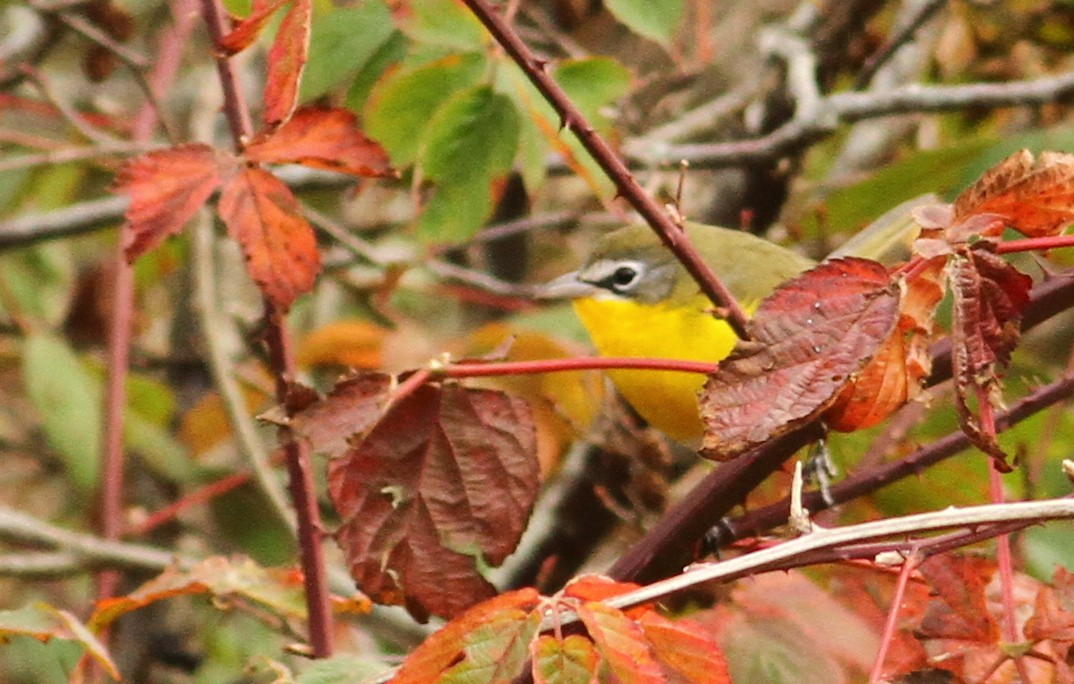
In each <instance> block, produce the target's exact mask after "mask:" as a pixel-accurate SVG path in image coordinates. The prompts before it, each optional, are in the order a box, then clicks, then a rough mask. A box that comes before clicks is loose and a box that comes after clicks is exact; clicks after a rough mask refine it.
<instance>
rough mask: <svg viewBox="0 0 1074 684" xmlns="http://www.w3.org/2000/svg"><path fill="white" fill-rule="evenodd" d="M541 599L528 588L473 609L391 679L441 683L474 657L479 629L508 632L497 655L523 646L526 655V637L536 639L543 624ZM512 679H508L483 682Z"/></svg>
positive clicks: (402, 683)
mask: <svg viewBox="0 0 1074 684" xmlns="http://www.w3.org/2000/svg"><path fill="white" fill-rule="evenodd" d="M540 598H541V597H540V595H538V593H537V592H536V590H534V589H531V588H526V589H519V590H517V591H512V592H508V593H505V594H501V595H499V596H497V597H495V598H492V599H490V600H488V601H485V602H484V603H479V604H477V605H476V606H473V607H472V608H470V609H469V610H467V611H466V612H464V613H463V614H461V615H459V616H458V617H456V618H455V619H454V620H452V621H451V622H449V623H448V624H446V625H444V627H442V628H441V629H440V630H439V631H438V632H436V633H435V634H433V635H432V636H431V637H429V638H428V639H426V640H425V641H424V642H423V643H422V645H421V646H419V647H418V648H416V649H415V650H414V651H413V652H412V653H411V654H410V655H409V656H407V659H406V660H405V661H404V662H403V666H402V667H401V668H399V672H398V673H396V675H395V678H394V679H392V680H391V681H392V684H425V683H426V682H434V681H438V680H439V678H440V676H441V675H442V674H443V673H444V672H445V671H447V670H448V668H450V667H452V665H454V664H456V663H460V660H462V662H465V658H467V657H469V658H473V656H474V653H473V651H472V649H473V647H474V646H475V645H476V644H475V641H477V640H476V639H475V636H474V635H475V633H477V632H478V631H479V630H483V631H482V632H481V633H482V634H483V635H488V634H489V633H490V632H492V633H495V631H497V630H503V631H505V632H507V633H508V638H507V639H502V640H500V641H498V642H495V644H494V645H496V646H498V647H499V648H497V649H493V651H494V653H495V654H496V655H500V656H502V655H503V654H504V653H506V652H507V651H508V650H511V649H517V648H518V646H519V645H521V646H522V647H523V648H522V653H525V650H524V647H525V645H526V644H528V642H529V639H528V638H525V637H526V635H527V634H529V636H530V638H532V635H533V634H534V633H536V630H537V625H538V624H539V623H540V614H539V613H538V612H536V611H535V608H536V607H537V605H538V603H539V602H540ZM490 628H491V629H490ZM467 651H469V652H467ZM460 664H461V663H460ZM520 669H521V668H520ZM510 679H511V677H509V676H508V677H503V678H500V679H497V680H491V679H487V678H485V679H481V680H479V681H510Z"/></svg>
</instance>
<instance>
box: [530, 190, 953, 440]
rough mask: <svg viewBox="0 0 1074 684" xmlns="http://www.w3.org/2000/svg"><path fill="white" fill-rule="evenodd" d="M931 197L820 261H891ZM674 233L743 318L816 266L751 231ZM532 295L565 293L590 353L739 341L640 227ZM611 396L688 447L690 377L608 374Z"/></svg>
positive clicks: (713, 349) (665, 355) (722, 349)
mask: <svg viewBox="0 0 1074 684" xmlns="http://www.w3.org/2000/svg"><path fill="white" fill-rule="evenodd" d="M934 201H936V198H935V196H934V195H923V196H921V197H917V198H914V199H912V200H909V201H907V202H904V203H903V204H900V205H899V206H897V207H895V208H894V209H892V210H890V211H888V212H887V213H885V214H884V215H882V216H881V217H880V218H878V219H877V220H876V221H874V222H873V224H871V225H870V226H869V227H868V228H866V229H865V230H864V231H862V232H861V233H859V234H858V235H856V236H854V237H853V238H851V240H849V241H848V242H847V243H846V244H845V245H844V246H843V248H841V249H840V250H838V251H837V252H836V253H833V254H832V255H830V256H829V258H835V257H839V256H846V255H848V254H853V255H857V256H866V257H868V256H870V255H872V256H873V257H874V258H877V259H880V260H882V261H887V262H891V261H894V260H897V258H898V257H897V256H895V255H900V251H901V250H903V249H904V248H905V246H906V245H907V244H908V242H909V241H910V239H912V237H914V236H916V233H917V226H916V223H914V222H913V221H912V220H909V217H910V214H911V210H912V209H913V208H915V207H917V206H921V205H924V204H927V203H930V202H934ZM683 229H684V230H685V231H686V236H687V238H688V239H689V241H690V242H691V243H692V244H693V246H694V247H695V248H696V249H697V251H698V252H699V253H700V255H701V258H702V259H703V260H704V261H705V262H706V264H707V265H708V266H709V268H711V269H712V270H713V272H714V273H715V274H716V275H717V276H719V278H720V279H721V280H722V281H723V282H724V284H725V285H726V286H727V288H728V289H729V290H730V291H731V293H732V294H733V295H734V296H735V299H736V300H737V301H738V303H739V304H740V305H741V306H742V308H743V310H744V311H745V312H746V313H747V314H752V313H753V312H754V311H755V310H756V308H757V306H758V305H759V304H760V302H761V301H762V300H763V299H764V298H765V297H767V296H768V295H769V294H771V293H772V291H773V290H775V289H776V288H777V287H778V286H779V285H781V284H783V283H785V282H786V281H788V280H791V279H792V278H794V277H795V276H797V275H799V274H801V273H802V272H803V271H806V270H808V269H810V268H812V267H813V266H814V265H816V262H814V261H813V260H811V259H809V258H807V257H805V256H803V255H801V254H798V253H797V252H795V251H793V250H791V249H788V248H786V247H783V246H780V245H777V244H775V243H773V242H770V241H768V240H765V239H764V238H761V237H758V236H756V235H753V234H751V233H747V232H745V231H740V230H732V229H729V228H723V227H720V226H714V225H708V224H703V223H695V222H685V223H684V225H683ZM537 295H538V297H539V298H542V299H569V300H571V303H572V304H573V307H574V311H575V314H576V315H577V317H578V318H579V319H580V321H581V323H582V325H583V326H584V327H585V329H586V332H587V333H588V334H589V337H590V340H591V341H592V343H593V346H594V347H595V348H596V351H597V353H598V354H599V355H600V356H605V357H628V358H661V359H677V360H686V361H700V362H709V363H713V364H715V363H717V362H719V361H721V360H722V359H724V358H726V357H727V356H728V355H729V354H730V353H731V352H732V350H733V349H734V348H735V345H736V344H737V343H738V341H739V338H738V336H737V335H736V334H735V332H734V330H733V329H732V328H731V326H730V325H729V324H728V323H727V322H726V321H725V320H722V319H721V318H719V317H718V316H716V315H714V312H715V311H716V306H715V305H714V304H713V302H712V301H710V300H709V299H708V297H706V296H705V295H704V294H703V293H702V292H701V290H700V288H699V287H698V285H697V283H696V282H695V281H694V279H693V278H692V277H691V276H690V274H689V273H687V271H686V269H685V268H683V266H682V265H681V264H680V263H679V261H678V260H677V259H676V258H675V257H674V255H673V254H672V253H671V252H670V251H669V250H668V249H667V248H665V247H664V245H663V244H662V243H661V242H660V240H659V238H658V237H657V235H656V234H655V233H654V232H653V230H652V229H651V228H650V227H649V226H648V225H646V224H640V223H639V224H629V225H626V226H624V227H620V228H617V229H614V230H612V231H610V232H607V233H604V234H603V235H601V236H600V238H599V239H598V240H597V242H596V245H595V247H594V249H593V251H592V253H591V254H590V255H589V257H588V259H587V260H586V261H585V263H584V264H583V265H582V267H581V268H579V269H578V270H576V271H572V272H570V273H566V274H564V275H562V276H560V277H558V278H555V279H554V280H552V281H550V282H547V283H545V284H544V285H543V286H541V287H539V288H538V290H537ZM608 374H609V376H610V377H611V379H612V382H613V383H614V384H615V386H616V389H617V390H618V391H619V394H620V395H622V397H623V398H624V399H626V401H627V403H629V404H630V405H631V406H632V407H633V408H634V410H635V412H637V414H638V415H640V416H641V417H642V418H643V419H644V420H645V421H646V422H647V423H648V424H649V425H651V426H653V427H655V428H657V429H658V430H660V431H661V432H663V433H664V434H666V435H667V436H668V437H671V438H672V439H673V440H675V441H677V442H679V443H681V444H684V445H687V446H690V447H697V446H698V445H699V444H700V443H701V438H702V434H703V426H702V422H701V417H700V411H699V407H698V402H697V395H698V392H699V391H700V390H701V388H702V386H703V385H704V383H705V376H704V375H703V374H700V373H691V372H684V371H663V370H661V371H652V370H635V369H616V370H610V371H608Z"/></svg>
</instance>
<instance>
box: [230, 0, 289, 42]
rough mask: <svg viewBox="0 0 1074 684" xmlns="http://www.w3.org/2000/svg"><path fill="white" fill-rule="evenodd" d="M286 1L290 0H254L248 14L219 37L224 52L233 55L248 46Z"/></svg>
mask: <svg viewBox="0 0 1074 684" xmlns="http://www.w3.org/2000/svg"><path fill="white" fill-rule="evenodd" d="M288 2H291V0H254V3H253V7H252V8H251V11H250V16H248V17H246V18H245V19H243V20H242V21H240V22H239V23H238V24H237V25H236V26H235V28H233V29H231V31H230V32H229V33H228V34H227V35H226V36H224V37H223V38H222V39H220V48H221V49H222V50H223V51H224V53H225V54H228V55H233V54H235V53H237V52H242V51H243V50H245V49H246V48H248V47H250V45H251V44H252V43H253V42H254V41H255V40H257V37H258V36H259V35H261V31H262V30H263V29H264V28H265V24H267V23H268V20H269V19H271V18H272V15H273V14H275V13H276V10H278V9H279V8H281V7H283V6H284V5H286V4H287V3H288Z"/></svg>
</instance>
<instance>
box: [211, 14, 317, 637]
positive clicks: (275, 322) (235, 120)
mask: <svg viewBox="0 0 1074 684" xmlns="http://www.w3.org/2000/svg"><path fill="white" fill-rule="evenodd" d="M201 4H202V14H203V17H204V20H205V24H206V26H207V28H208V30H209V37H210V38H211V40H212V44H213V45H216V46H218V45H220V42H221V39H222V38H223V36H224V33H225V31H226V23H225V19H224V9H223V6H222V5H221V2H220V0H202V2H201ZM216 64H217V71H218V73H219V75H220V85H221V87H222V88H223V91H224V111H225V113H226V115H227V120H228V125H229V126H230V127H231V134H232V137H233V138H234V142H235V147H236V149H241V148H242V145H243V144H244V142H245V141H246V140H247V139H249V137H250V136H251V135H252V134H253V124H252V120H251V118H250V110H249V109H248V108H247V106H246V102H245V100H244V99H243V97H242V93H241V91H240V90H239V87H238V81H237V77H236V73H235V68H234V64H232V62H231V60H229V59H227V58H226V57H225V56H224V55H223V54H222V53H218V54H217V56H216ZM265 342H266V344H267V346H268V351H269V359H270V363H271V366H272V370H273V372H274V373H275V375H276V394H277V400H278V401H279V402H280V403H282V404H286V401H287V395H288V383H289V382H290V380H291V379H292V378H293V377H294V353H293V349H292V348H291V337H290V334H289V333H288V330H287V323H286V315H285V313H284V312H282V311H280V310H278V309H277V308H276V307H275V306H273V305H272V304H271V303H270V302H269V301H268V300H266V301H265ZM280 442H281V444H282V446H283V450H284V457H285V460H286V463H287V473H288V476H289V486H288V488H289V491H290V493H291V502H292V504H293V505H294V507H295V512H296V514H297V518H298V542H299V548H300V557H301V563H302V574H303V582H304V584H305V589H306V607H307V611H308V618H307V625H308V627H309V639H310V647H311V649H312V655H313V656H314V657H316V658H325V657H328V656H330V655H332V614H331V607H330V603H329V593H328V578H327V571H326V567H325V559H324V554H323V551H322V544H321V542H322V541H323V538H324V534H325V532H324V528H323V527H322V525H321V518H320V510H319V509H318V507H317V497H316V492H315V489H314V484H313V473H312V470H311V466H310V453H309V447H308V445H307V444H306V443H305V442H302V441H301V440H291V439H289V438H288V434H287V431H286V430H285V429H283V428H281V430H280Z"/></svg>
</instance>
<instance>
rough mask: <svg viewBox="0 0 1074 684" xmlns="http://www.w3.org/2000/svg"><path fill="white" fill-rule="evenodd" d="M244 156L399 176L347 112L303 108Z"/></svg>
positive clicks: (252, 144) (254, 143) (360, 173)
mask: <svg viewBox="0 0 1074 684" xmlns="http://www.w3.org/2000/svg"><path fill="white" fill-rule="evenodd" d="M243 156H245V157H246V158H247V159H249V160H250V161H255V162H265V163H268V164H305V165H306V166H310V167H313V168H318V169H326V170H328V171H338V172H339V173H348V174H350V175H352V176H395V171H393V170H392V168H391V166H390V165H389V164H388V155H387V153H386V152H385V151H384V148H382V147H381V146H380V145H379V144H378V143H376V142H374V141H373V140H370V139H369V138H367V137H365V135H363V134H362V132H361V131H359V130H358V119H357V117H355V115H354V113H353V112H350V111H348V110H346V109H322V108H316V107H303V108H302V109H299V110H297V111H296V112H295V113H294V115H293V116H292V117H291V118H290V119H288V120H287V121H286V122H285V123H284V124H283V125H281V126H280V127H279V128H277V129H275V130H269V131H265V132H262V133H259V134H258V135H257V136H255V137H254V139H253V140H252V141H251V142H250V143H249V144H248V145H247V146H246V149H245V150H244V151H243Z"/></svg>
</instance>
